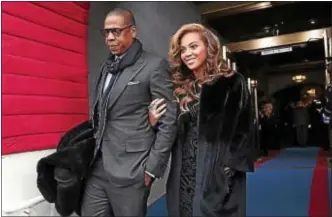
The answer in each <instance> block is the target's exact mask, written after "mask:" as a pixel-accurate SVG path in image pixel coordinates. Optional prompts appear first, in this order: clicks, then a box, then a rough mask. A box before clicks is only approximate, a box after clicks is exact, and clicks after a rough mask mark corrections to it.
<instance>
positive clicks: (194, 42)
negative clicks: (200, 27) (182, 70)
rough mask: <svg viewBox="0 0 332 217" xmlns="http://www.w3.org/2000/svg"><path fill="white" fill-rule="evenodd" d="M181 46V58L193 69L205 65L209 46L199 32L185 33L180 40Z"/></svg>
mask: <svg viewBox="0 0 332 217" xmlns="http://www.w3.org/2000/svg"><path fill="white" fill-rule="evenodd" d="M180 46H181V48H180V49H181V60H182V62H183V63H184V64H185V65H186V66H187V67H188V68H189V69H190V70H191V71H196V70H199V69H201V68H203V67H205V61H206V58H207V47H206V45H205V43H204V42H203V40H202V38H201V36H200V34H199V33H196V32H191V33H187V34H185V35H184V36H183V37H182V39H181V41H180Z"/></svg>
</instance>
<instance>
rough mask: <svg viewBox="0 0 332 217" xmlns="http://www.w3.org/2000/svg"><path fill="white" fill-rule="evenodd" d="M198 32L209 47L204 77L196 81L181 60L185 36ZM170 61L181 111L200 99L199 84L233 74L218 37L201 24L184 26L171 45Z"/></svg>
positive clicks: (173, 38)
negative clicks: (181, 44)
mask: <svg viewBox="0 0 332 217" xmlns="http://www.w3.org/2000/svg"><path fill="white" fill-rule="evenodd" d="M192 32H196V33H198V34H200V36H201V38H202V40H203V42H204V44H205V45H206V46H207V59H206V61H205V73H204V77H203V78H200V79H196V78H195V76H194V75H193V73H192V72H190V71H189V69H188V68H187V67H186V65H184V64H183V62H182V60H181V57H180V56H181V50H180V42H181V39H182V37H183V36H184V35H186V34H188V33H192ZM169 60H170V63H171V69H172V79H173V83H174V85H175V90H174V96H175V98H176V100H177V102H178V103H179V105H180V109H181V111H182V112H183V111H187V110H188V103H189V102H191V101H193V100H195V99H198V97H199V91H198V90H197V86H199V85H198V84H200V85H202V84H204V83H207V82H212V81H213V80H214V79H215V78H217V77H219V76H224V75H227V74H229V73H231V72H232V70H231V69H230V68H229V67H228V66H227V63H226V61H224V60H223V59H222V56H221V46H220V42H219V39H218V37H217V36H216V35H215V34H214V33H213V32H212V31H211V30H209V29H207V28H206V27H204V26H203V25H201V24H196V23H193V24H186V25H183V26H182V27H181V28H180V29H179V30H178V31H177V32H176V33H175V34H174V35H173V37H172V39H171V43H170V51H169Z"/></svg>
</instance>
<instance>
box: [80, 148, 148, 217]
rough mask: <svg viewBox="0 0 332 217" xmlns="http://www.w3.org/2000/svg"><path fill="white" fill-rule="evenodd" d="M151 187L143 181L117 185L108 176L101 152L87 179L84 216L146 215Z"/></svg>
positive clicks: (83, 206) (83, 204)
mask: <svg viewBox="0 0 332 217" xmlns="http://www.w3.org/2000/svg"><path fill="white" fill-rule="evenodd" d="M150 189H151V188H150V187H146V186H145V185H144V180H142V183H139V184H135V185H132V186H126V187H117V186H115V185H114V184H112V183H111V182H110V181H109V179H108V178H107V173H106V172H105V170H104V166H103V161H102V156H101V154H100V155H99V156H98V157H97V159H96V161H95V163H94V166H93V168H92V174H91V175H90V178H89V179H88V180H87V183H86V187H85V191H84V195H83V202H82V216H141V217H143V216H146V212H147V200H148V197H149V194H150Z"/></svg>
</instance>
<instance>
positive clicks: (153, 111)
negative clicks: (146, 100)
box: [149, 98, 166, 127]
mask: <svg viewBox="0 0 332 217" xmlns="http://www.w3.org/2000/svg"><path fill="white" fill-rule="evenodd" d="M163 102H164V99H160V98H157V99H155V100H153V101H152V102H151V104H150V106H149V123H150V125H151V126H153V127H155V126H156V125H157V123H158V121H159V119H160V117H161V116H162V115H163V114H165V112H166V103H163Z"/></svg>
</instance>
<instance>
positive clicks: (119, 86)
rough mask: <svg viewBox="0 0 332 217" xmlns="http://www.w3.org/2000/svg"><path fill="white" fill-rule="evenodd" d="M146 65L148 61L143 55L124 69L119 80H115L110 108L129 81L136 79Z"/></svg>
mask: <svg viewBox="0 0 332 217" xmlns="http://www.w3.org/2000/svg"><path fill="white" fill-rule="evenodd" d="M145 65H146V61H145V60H144V58H142V57H141V58H139V59H138V60H137V62H136V63H135V64H134V65H132V66H130V67H128V68H126V69H124V70H123V72H122V73H121V74H120V75H119V78H118V80H117V81H116V82H115V84H114V87H113V89H112V90H111V96H110V99H109V103H108V109H110V108H111V107H112V106H113V105H114V103H115V102H116V101H117V99H118V98H119V97H120V95H121V94H122V93H123V91H124V90H125V88H126V86H127V84H128V82H130V81H131V80H132V79H134V77H135V76H136V75H137V74H138V73H139V72H140V71H141V70H142V68H143V67H144V66H145Z"/></svg>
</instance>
